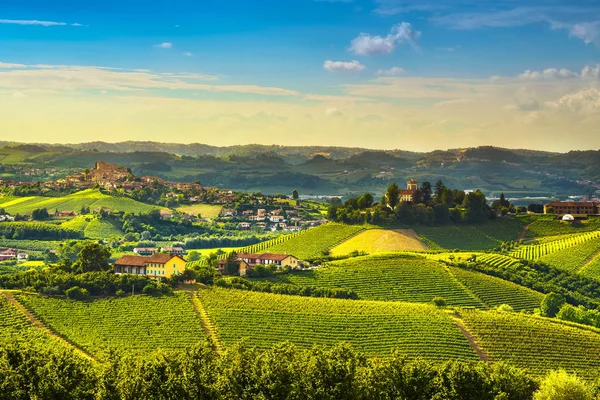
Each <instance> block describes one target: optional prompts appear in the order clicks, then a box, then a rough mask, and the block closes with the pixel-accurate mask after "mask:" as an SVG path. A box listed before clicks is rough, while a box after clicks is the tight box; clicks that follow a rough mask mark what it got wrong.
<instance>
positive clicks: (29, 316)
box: [2, 292, 98, 361]
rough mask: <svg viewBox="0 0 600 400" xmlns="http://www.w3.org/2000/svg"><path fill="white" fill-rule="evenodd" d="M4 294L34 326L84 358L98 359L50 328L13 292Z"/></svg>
mask: <svg viewBox="0 0 600 400" xmlns="http://www.w3.org/2000/svg"><path fill="white" fill-rule="evenodd" d="M2 294H4V296H5V297H6V299H7V300H8V301H9V302H10V303H11V304H12V305H14V306H15V307H16V308H17V309H18V310H19V311H20V312H21V313H22V314H23V315H25V316H26V317H27V319H28V320H29V322H31V323H32V324H33V326H35V327H36V328H39V329H41V330H43V331H44V332H46V333H47V334H48V335H50V336H51V337H53V338H55V339H56V340H58V341H59V342H60V343H62V344H63V345H65V346H66V347H68V348H70V349H72V350H74V351H75V352H77V353H78V354H80V355H81V356H83V357H84V358H87V359H88V360H91V361H98V360H96V359H95V358H94V357H92V355H90V354H88V353H87V352H86V351H85V350H83V349H81V348H80V347H77V346H76V345H74V344H73V343H71V342H70V341H68V340H66V339H65V338H63V337H62V336H60V335H58V334H57V333H56V332H54V331H53V330H52V329H50V328H49V327H48V326H46V325H45V324H44V323H43V322H42V321H40V320H39V319H37V317H36V316H35V315H33V313H32V312H31V311H29V310H28V309H27V308H26V307H25V306H24V305H23V304H21V303H20V302H19V301H18V300H17V299H15V298H14V297H13V295H12V293H11V292H2Z"/></svg>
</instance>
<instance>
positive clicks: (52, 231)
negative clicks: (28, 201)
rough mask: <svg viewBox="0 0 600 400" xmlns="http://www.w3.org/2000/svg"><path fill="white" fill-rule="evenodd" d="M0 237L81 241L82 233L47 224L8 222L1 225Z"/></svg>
mask: <svg viewBox="0 0 600 400" xmlns="http://www.w3.org/2000/svg"><path fill="white" fill-rule="evenodd" d="M0 236H3V237H4V238H6V239H15V240H21V239H25V240H64V239H81V238H83V235H82V234H81V232H78V231H75V230H73V229H67V228H63V227H61V226H60V225H54V224H49V223H46V222H6V223H1V224H0Z"/></svg>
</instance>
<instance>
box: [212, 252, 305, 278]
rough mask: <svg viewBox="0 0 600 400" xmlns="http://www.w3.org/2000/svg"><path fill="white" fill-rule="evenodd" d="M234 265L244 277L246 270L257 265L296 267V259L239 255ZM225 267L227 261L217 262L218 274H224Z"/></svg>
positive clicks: (279, 256) (283, 255)
mask: <svg viewBox="0 0 600 400" xmlns="http://www.w3.org/2000/svg"><path fill="white" fill-rule="evenodd" d="M235 263H236V264H238V266H239V272H240V275H241V276H245V275H246V274H247V273H248V270H250V269H253V268H254V267H256V266H257V265H276V266H277V267H292V268H297V267H298V258H296V257H294V256H293V255H291V254H273V253H264V254H253V253H240V254H238V255H237V259H236V260H235ZM226 265H227V259H223V260H219V272H221V273H222V274H226V271H225V266H226Z"/></svg>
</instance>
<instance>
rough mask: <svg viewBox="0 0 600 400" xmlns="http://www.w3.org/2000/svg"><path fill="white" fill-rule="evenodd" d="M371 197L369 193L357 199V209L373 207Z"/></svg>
mask: <svg viewBox="0 0 600 400" xmlns="http://www.w3.org/2000/svg"><path fill="white" fill-rule="evenodd" d="M373 200H374V199H373V195H372V194H371V193H365V194H363V195H362V196H360V197H359V198H358V208H360V209H361V210H364V209H366V208H369V207H371V206H372V205H373Z"/></svg>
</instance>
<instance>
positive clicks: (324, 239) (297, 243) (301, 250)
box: [260, 222, 365, 259]
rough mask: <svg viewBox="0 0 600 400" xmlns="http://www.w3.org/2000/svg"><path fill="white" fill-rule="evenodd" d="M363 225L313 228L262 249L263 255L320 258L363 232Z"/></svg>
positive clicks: (335, 225) (335, 224)
mask: <svg viewBox="0 0 600 400" xmlns="http://www.w3.org/2000/svg"><path fill="white" fill-rule="evenodd" d="M364 229H365V228H364V227H363V226H361V225H344V224H338V223H333V222H330V223H328V224H325V225H321V226H318V227H316V228H311V229H309V230H307V231H305V232H302V233H301V234H299V235H297V236H296V237H294V238H293V239H290V240H285V241H282V242H281V243H279V244H276V245H273V246H270V247H267V248H265V249H262V250H261V251H260V252H261V253H287V254H293V255H294V256H296V257H298V258H300V259H307V258H312V257H318V256H319V255H320V254H321V253H322V252H323V251H328V250H330V249H331V248H333V247H335V246H337V245H338V244H340V243H342V242H344V241H346V240H347V239H348V238H349V237H351V236H353V235H356V234H357V233H359V232H362V231H363V230H364Z"/></svg>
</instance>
